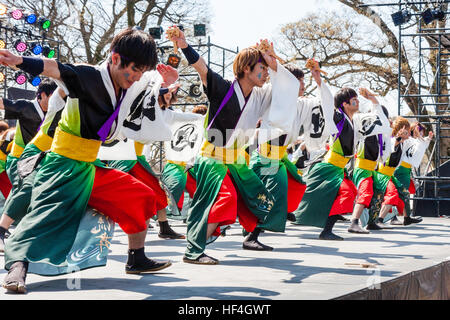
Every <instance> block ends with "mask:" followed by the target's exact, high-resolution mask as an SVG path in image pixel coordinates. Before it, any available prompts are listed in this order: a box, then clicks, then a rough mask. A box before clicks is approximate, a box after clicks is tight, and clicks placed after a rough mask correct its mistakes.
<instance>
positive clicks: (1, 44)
mask: <svg viewBox="0 0 450 320" xmlns="http://www.w3.org/2000/svg"><path fill="white" fill-rule="evenodd" d="M5 48H6V42H5V40H2V39H0V49H5Z"/></svg>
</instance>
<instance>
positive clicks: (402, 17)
mask: <svg viewBox="0 0 450 320" xmlns="http://www.w3.org/2000/svg"><path fill="white" fill-rule="evenodd" d="M391 17H392V20H393V21H394V25H395V26H399V25H402V24H405V23H408V22H409V20H411V13H409V11H408V10H406V9H405V10H402V11H398V12H396V13H394V14H392V15H391Z"/></svg>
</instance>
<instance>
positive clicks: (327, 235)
mask: <svg viewBox="0 0 450 320" xmlns="http://www.w3.org/2000/svg"><path fill="white" fill-rule="evenodd" d="M319 239H320V240H333V241H343V240H344V238H342V237H339V236H338V235H335V234H334V233H333V232H322V233H321V234H320V235H319Z"/></svg>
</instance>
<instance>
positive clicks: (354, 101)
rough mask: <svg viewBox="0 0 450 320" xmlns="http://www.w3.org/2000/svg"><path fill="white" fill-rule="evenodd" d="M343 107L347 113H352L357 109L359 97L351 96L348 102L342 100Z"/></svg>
mask: <svg viewBox="0 0 450 320" xmlns="http://www.w3.org/2000/svg"><path fill="white" fill-rule="evenodd" d="M344 108H345V109H346V110H347V112H348V113H350V114H354V113H355V112H356V111H358V110H359V99H358V97H353V98H351V99H350V101H349V103H346V102H344Z"/></svg>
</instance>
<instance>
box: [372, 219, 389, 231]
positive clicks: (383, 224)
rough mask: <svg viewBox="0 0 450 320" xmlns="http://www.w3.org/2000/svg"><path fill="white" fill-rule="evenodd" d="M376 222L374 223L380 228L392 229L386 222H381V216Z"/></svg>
mask: <svg viewBox="0 0 450 320" xmlns="http://www.w3.org/2000/svg"><path fill="white" fill-rule="evenodd" d="M375 223H376V225H377V226H378V227H380V228H381V229H388V230H389V229H393V228H392V227H390V226H388V225H387V224H386V223H384V222H383V219H382V218H379V219H378V220H377V222H375Z"/></svg>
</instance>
